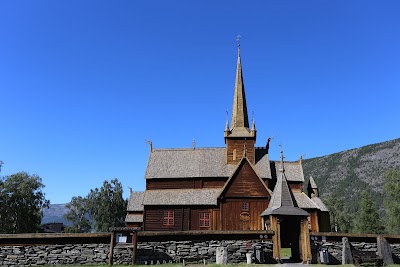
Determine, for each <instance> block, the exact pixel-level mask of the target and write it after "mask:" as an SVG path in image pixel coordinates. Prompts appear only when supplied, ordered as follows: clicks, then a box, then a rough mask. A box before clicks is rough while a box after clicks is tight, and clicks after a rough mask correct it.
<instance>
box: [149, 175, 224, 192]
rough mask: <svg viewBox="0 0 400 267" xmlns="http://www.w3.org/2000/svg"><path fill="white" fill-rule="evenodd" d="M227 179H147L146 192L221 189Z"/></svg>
mask: <svg viewBox="0 0 400 267" xmlns="http://www.w3.org/2000/svg"><path fill="white" fill-rule="evenodd" d="M226 180H227V177H218V178H212V177H210V178H190V179H189V178H186V179H185V178H177V179H147V180H146V190H156V189H194V188H222V187H223V186H224V184H225V182H226Z"/></svg>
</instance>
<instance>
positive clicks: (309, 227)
mask: <svg viewBox="0 0 400 267" xmlns="http://www.w3.org/2000/svg"><path fill="white" fill-rule="evenodd" d="M307 221H308V229H310V230H311V216H308V217H307Z"/></svg>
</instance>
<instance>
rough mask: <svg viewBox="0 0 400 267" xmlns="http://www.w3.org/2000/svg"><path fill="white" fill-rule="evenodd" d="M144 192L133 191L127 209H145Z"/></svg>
mask: <svg viewBox="0 0 400 267" xmlns="http://www.w3.org/2000/svg"><path fill="white" fill-rule="evenodd" d="M143 197H144V192H131V195H130V197H129V202H128V207H127V209H126V210H127V211H143V204H142V203H143Z"/></svg>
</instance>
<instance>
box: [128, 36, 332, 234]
mask: <svg viewBox="0 0 400 267" xmlns="http://www.w3.org/2000/svg"><path fill="white" fill-rule="evenodd" d="M222 128H223V127H221V129H222ZM222 135H223V138H224V141H225V145H224V146H222V147H216V148H197V147H196V148H194V147H192V148H173V149H165V148H163V149H157V148H153V147H152V145H151V144H150V156H149V160H148V164H147V168H146V173H145V179H146V190H145V191H144V192H133V191H131V193H130V199H129V203H128V208H127V216H126V225H127V226H130V227H141V229H142V230H143V231H190V230H235V231H236V230H242V231H246V230H274V231H276V230H277V229H278V225H279V231H280V235H281V236H282V235H285V234H286V235H288V233H289V232H290V236H292V238H294V239H296V238H297V240H298V237H299V234H301V233H302V231H303V230H302V229H307V232H308V231H312V232H320V231H321V232H324V231H326V232H328V231H330V225H329V211H328V209H327V208H326V206H325V205H324V203H323V202H322V200H321V199H320V198H319V195H318V187H317V185H316V184H315V181H314V179H313V178H312V177H310V178H309V182H308V185H307V186H304V185H303V184H304V183H305V179H304V174H303V167H302V158H301V157H300V159H299V160H298V161H294V162H293V161H284V156H283V152H282V151H281V157H280V159H278V160H276V161H275V160H270V158H269V153H268V151H269V143H270V139H268V140H265V141H264V144H265V146H263V147H256V146H255V145H256V140H257V130H256V126H255V121H254V119H253V120H252V121H251V123H249V118H248V112H247V103H246V94H245V87H244V82H243V73H242V62H241V55H240V44H239V45H238V55H237V67H236V80H235V86H234V93H233V105H232V118H231V121H230V124H229V122H228V120H227V122H226V125H225V129H224V131H223V133H222V132H221V139H222ZM305 187H306V190H303V188H305ZM293 229H295V230H293ZM293 231H294V233H293ZM290 236H287V238H285V240H289V241H290V239H292V238H291V237H290ZM282 240H283V239H282Z"/></svg>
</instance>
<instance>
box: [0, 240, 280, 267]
mask: <svg viewBox="0 0 400 267" xmlns="http://www.w3.org/2000/svg"><path fill="white" fill-rule="evenodd" d="M263 244H264V246H265V247H266V248H267V252H269V253H270V254H271V255H272V243H271V242H267V243H263ZM255 245H258V242H256V241H229V240H225V241H203V242H201V241H199V242H196V241H169V242H146V243H144V242H143V243H138V250H137V253H138V257H137V263H139V264H148V265H151V264H154V265H156V264H162V263H172V262H183V261H185V262H187V263H204V262H206V263H215V262H216V250H217V248H218V247H226V249H227V251H228V262H229V263H239V262H241V263H245V262H246V253H248V252H252V251H253V248H254V246H255ZM109 251H110V246H109V244H67V245H38V246H0V266H6V267H11V266H43V265H97V264H99V265H100V264H106V263H107V262H108V253H109ZM131 255H132V249H131V247H129V246H116V247H115V248H114V255H113V257H114V264H129V263H131V262H132V258H131Z"/></svg>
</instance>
